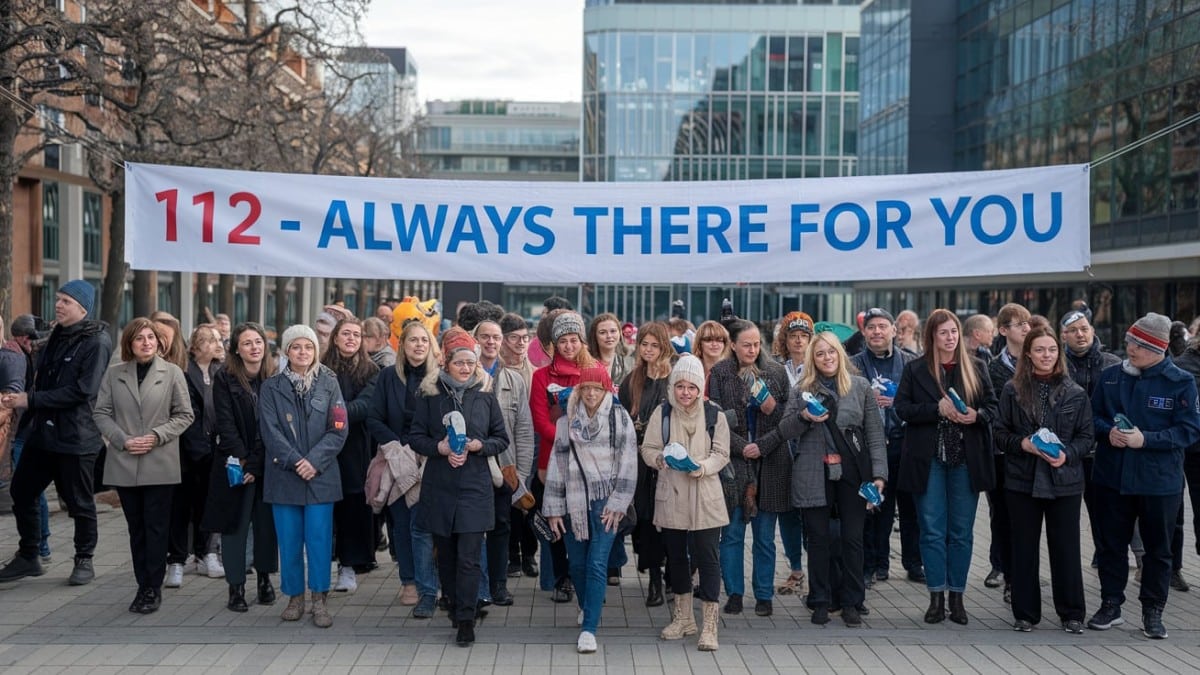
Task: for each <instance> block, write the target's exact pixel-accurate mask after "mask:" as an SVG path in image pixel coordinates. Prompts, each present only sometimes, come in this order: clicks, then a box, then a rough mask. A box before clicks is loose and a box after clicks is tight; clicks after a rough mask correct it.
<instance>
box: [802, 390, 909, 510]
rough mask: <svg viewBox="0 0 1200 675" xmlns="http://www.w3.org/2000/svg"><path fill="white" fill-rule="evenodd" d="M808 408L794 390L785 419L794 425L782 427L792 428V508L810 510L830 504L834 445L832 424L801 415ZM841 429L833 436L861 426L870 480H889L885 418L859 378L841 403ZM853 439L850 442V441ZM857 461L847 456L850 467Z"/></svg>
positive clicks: (839, 406) (870, 391) (839, 426)
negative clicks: (828, 458)
mask: <svg viewBox="0 0 1200 675" xmlns="http://www.w3.org/2000/svg"><path fill="white" fill-rule="evenodd" d="M805 405H807V404H806V403H805V401H804V399H803V398H801V397H800V389H799V388H798V387H797V388H795V389H793V390H792V393H791V395H790V396H789V398H788V403H787V409H786V410H785V411H784V413H783V416H784V418H785V419H787V420H788V421H789V422H790V424H782V423H781V424H780V425H779V428H780V430H781V431H782V430H784V429H789V430H791V433H794V434H796V435H794V436H792V439H791V440H792V442H791V448H792V460H793V465H792V506H793V507H795V508H798V509H807V508H813V507H817V506H825V505H826V482H827V481H826V480H825V453H826V451H827V449H828V447H829V445H830V443H831V442H832V441H831V439H830V438H829V436H828V435H827V434H826V433H825V429H824V428H823V427H825V426H826V425H828V424H829V421H825V422H821V423H819V424H812V423H810V422H809V421H808V420H806V419H804V418H803V417H801V416H800V411H801V410H803V409H804V406H805ZM836 424H837V428H836V429H830V430H829V431H830V432H833V433H843V434H844V433H845V430H846V429H850V428H853V427H859V428H861V429H862V438H863V440H864V441H865V442H866V446H867V447H866V448H862V451H863V452H865V453H866V454H867V457H868V458H869V462H870V463H869V466H870V473H871V475H870V476H863V479H864V480H867V479H868V478H882V479H883V480H884V481H886V480H887V479H888V466H887V439H886V438H885V437H884V433H883V419H882V418H881V417H880V416H879V407H878V406H877V405H876V403H875V394H874V392H873V391H872V390H871V385H870V383H868V382H867V381H866V379H864V378H862V377H858V376H857V375H855V376H852V377H851V378H850V391H849V392H847V393H846V395H845V396H842V397H841V398H840V399H839V400H838V402H837V420H836ZM847 440H849V439H847ZM851 461H854V460H853V459H851V458H849V457H843V458H842V462H843V464H846V463H848V462H851Z"/></svg>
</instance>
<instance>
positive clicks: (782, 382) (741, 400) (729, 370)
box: [708, 356, 792, 513]
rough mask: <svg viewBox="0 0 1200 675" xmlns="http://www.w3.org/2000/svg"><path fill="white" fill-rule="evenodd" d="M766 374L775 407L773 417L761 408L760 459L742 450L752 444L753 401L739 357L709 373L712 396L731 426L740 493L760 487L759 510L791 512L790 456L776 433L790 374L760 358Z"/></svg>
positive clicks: (757, 438)
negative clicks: (749, 418)
mask: <svg viewBox="0 0 1200 675" xmlns="http://www.w3.org/2000/svg"><path fill="white" fill-rule="evenodd" d="M761 362H762V363H763V369H762V377H763V380H765V381H766V383H767V390H768V391H770V392H771V395H772V396H774V397H775V410H774V412H772V413H771V414H770V415H764V414H763V413H762V411H761V410H759V411H757V423H756V434H755V437H754V440H755V441H756V442H757V443H758V449H759V450H760V451H761V452H762V458H761V459H755V460H748V459H746V458H745V457H743V456H742V450H743V449H744V448H745V447H746V444H747V443H749V442H750V439H749V438H748V437H747V436H748V433H749V429H748V427H747V420H746V403H747V402H748V401H749V400H750V388H749V387H747V386H746V384H745V383H744V382H742V378H741V377H740V376H739V375H738V362H737V357H735V356H731V357H729V358H727V359H724V360H722V361H719V362H718V363H717V364H716V365H715V366H713V368H712V372H711V373H710V374H709V382H708V387H709V397H710V398H711V399H712V400H713V402H715V403H716V404H717V405H719V406H721V408H722V409H724V411H725V415H726V420H727V421H728V422H730V424H729V456H730V458H731V462H732V464H733V470H734V474H735V475H736V476H737V482H738V486H737V493H738V494H743V493H744V492H745V490H746V486H747V485H748V484H749V483H751V482H755V483H756V484H757V485H758V508H759V509H760V510H762V511H770V512H775V513H782V512H784V511H790V510H791V509H792V505H791V486H792V457H791V454H790V453H789V452H788V449H787V445H786V443H785V442H784V440H783V439H782V438H780V436H779V434H776V433H773V432H774V431H775V427H776V426H778V424H779V421H780V420H781V419H783V413H784V410H785V409H786V408H787V402H788V395H789V393H788V376H787V371H786V370H784V369H783V366H781V365H779V364H778V363H775V362H774V361H771V360H770V359H761Z"/></svg>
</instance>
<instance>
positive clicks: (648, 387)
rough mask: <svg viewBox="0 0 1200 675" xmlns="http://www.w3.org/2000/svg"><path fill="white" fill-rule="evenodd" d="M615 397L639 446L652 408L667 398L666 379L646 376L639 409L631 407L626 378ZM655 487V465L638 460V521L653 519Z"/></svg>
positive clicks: (635, 497)
mask: <svg viewBox="0 0 1200 675" xmlns="http://www.w3.org/2000/svg"><path fill="white" fill-rule="evenodd" d="M619 391H620V393H619V394H618V395H617V399H618V400H619V401H620V405H621V407H623V408H625V412H627V413H629V417H630V419H632V420H633V428H634V431H635V433H636V434H637V439H638V445H639V446H640V445H641V443H642V439H643V436H644V434H645V430H646V428H647V426H646V425H647V424H648V422H649V420H650V417H651V416H652V415H653V414H654V411H655V410H657V409H658V407H659V406H660V405H662V404H663V403H664V402H666V400H667V378H666V377H661V378H658V379H656V380H652V379H646V380H645V381H644V382H643V389H642V396H641V399H640V400H639V401H638V409H637V410H634V409H633V388H632V385H631V382H630V380H629V378H628V377H626V378H625V381H624V382H623V383H622V384H621V386H620V387H619ZM657 490H658V467H657V466H654V465H650V466H647V465H646V464H644V463H642V462H638V463H637V489H636V490H634V493H633V506H634V509H635V510H636V511H637V516H638V520H644V521H646V522H648V523H652V522H654V509H655V503H654V502H655V499H654V495H655V493H656V492H657Z"/></svg>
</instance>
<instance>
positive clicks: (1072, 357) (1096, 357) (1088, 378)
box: [1063, 338, 1183, 399]
mask: <svg viewBox="0 0 1200 675" xmlns="http://www.w3.org/2000/svg"><path fill="white" fill-rule="evenodd" d="M1063 349H1064V350H1065V353H1066V355H1067V370H1068V371H1069V372H1070V373H1071V379H1072V380H1075V384H1078V385H1079V386H1081V387H1083V392H1084V393H1085V394H1087V395H1088V398H1089V399H1091V398H1092V396H1093V395H1094V394H1095V393H1096V385H1097V384H1099V383H1100V373H1102V372H1104V369H1105V368H1108V367H1109V366H1115V365H1117V364H1118V363H1120V362H1121V357H1119V356H1117V355H1116V354H1113V353H1112V352H1106V351H1104V347H1103V345H1101V344H1100V338H1093V339H1092V346H1091V347H1089V348H1088V350H1087V351H1086V352H1084V353H1083V354H1076V353H1075V352H1073V351H1071V350H1070V349H1068V348H1066V347H1064V348H1063ZM1175 363H1176V365H1179V366H1180V367H1183V364H1182V363H1180V362H1179V361H1176V362H1175Z"/></svg>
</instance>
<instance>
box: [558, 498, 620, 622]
mask: <svg viewBox="0 0 1200 675" xmlns="http://www.w3.org/2000/svg"><path fill="white" fill-rule="evenodd" d="M606 503H607V500H602V499H597V500H596V501H593V502H592V504H591V507H590V508H589V509H588V539H587V540H586V541H580V540H578V539H576V538H575V533H574V532H573V531H572V530H571V518H570V516H568V517H567V518H566V519H565V523H566V526H567V533H566V536H564V537H563V541H564V542H565V543H566V545H567V565H568V566H569V568H570V570H571V583H573V584H575V597H576V600H578V601H579V609H582V610H583V624H582V626H581V627H580V629H579V630H580V631H586V632H588V633H595V632H596V629H597V628H598V627H599V626H600V610H602V609H603V608H604V594H605V592H606V591H607V590H608V555H609V553H610V552H612V545H613V541H614V540H615V539H616V534H617V533H616V532H606V531H605V529H604V523H602V522H601V521H600V515H601V514H602V513H603V512H604V505H605V504H606Z"/></svg>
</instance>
